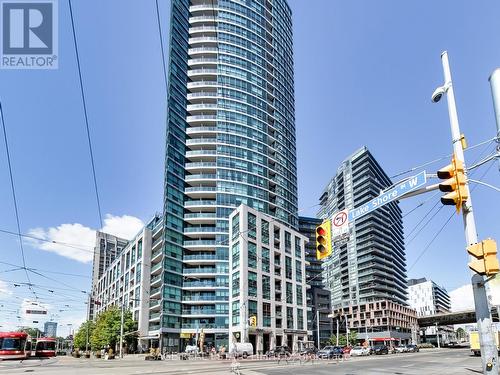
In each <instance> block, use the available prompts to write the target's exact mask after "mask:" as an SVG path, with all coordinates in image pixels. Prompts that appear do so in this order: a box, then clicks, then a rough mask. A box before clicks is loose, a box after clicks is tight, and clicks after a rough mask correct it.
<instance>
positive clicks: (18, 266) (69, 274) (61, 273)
mask: <svg viewBox="0 0 500 375" xmlns="http://www.w3.org/2000/svg"><path fill="white" fill-rule="evenodd" d="M0 264H4V265H6V266H11V267H17V268H16V269H15V270H19V269H24V267H23V266H20V265H17V264H13V263H8V262H2V261H0ZM28 270H33V271H38V272H47V273H54V274H58V275H64V276H74V277H83V278H86V279H89V278H90V276H87V275H82V274H75V273H66V272H58V271H49V270H42V269H39V268H31V267H28ZM0 272H2V271H0Z"/></svg>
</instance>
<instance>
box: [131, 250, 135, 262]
mask: <svg viewBox="0 0 500 375" xmlns="http://www.w3.org/2000/svg"><path fill="white" fill-rule="evenodd" d="M131 253H132V264H134V263H135V246H134V247H132V251H131Z"/></svg>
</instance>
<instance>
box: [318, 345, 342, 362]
mask: <svg viewBox="0 0 500 375" xmlns="http://www.w3.org/2000/svg"><path fill="white" fill-rule="evenodd" d="M342 354H343V350H342V348H341V347H340V346H325V347H324V348H323V349H321V350H320V351H319V352H318V357H319V358H326V359H330V358H333V357H335V356H341V355H342Z"/></svg>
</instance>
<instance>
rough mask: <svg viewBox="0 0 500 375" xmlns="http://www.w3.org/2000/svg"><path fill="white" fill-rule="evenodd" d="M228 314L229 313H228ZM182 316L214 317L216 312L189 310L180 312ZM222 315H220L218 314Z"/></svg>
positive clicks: (210, 310)
mask: <svg viewBox="0 0 500 375" xmlns="http://www.w3.org/2000/svg"><path fill="white" fill-rule="evenodd" d="M228 313H229V311H228ZM182 314H183V315H215V314H217V313H216V310H215V309H189V310H182ZM219 314H222V313H219Z"/></svg>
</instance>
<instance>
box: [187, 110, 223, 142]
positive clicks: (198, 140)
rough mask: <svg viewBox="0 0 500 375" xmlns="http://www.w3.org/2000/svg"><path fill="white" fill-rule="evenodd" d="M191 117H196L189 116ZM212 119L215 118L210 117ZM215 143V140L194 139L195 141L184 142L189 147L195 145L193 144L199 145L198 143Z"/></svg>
mask: <svg viewBox="0 0 500 375" xmlns="http://www.w3.org/2000/svg"><path fill="white" fill-rule="evenodd" d="M191 117H196V116H191ZM202 117H203V116H202ZM205 117H206V116H205ZM212 117H214V118H215V116H212ZM216 142H217V139H216V138H195V139H188V140H187V141H186V145H188V146H189V145H195V144H200V143H216Z"/></svg>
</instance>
